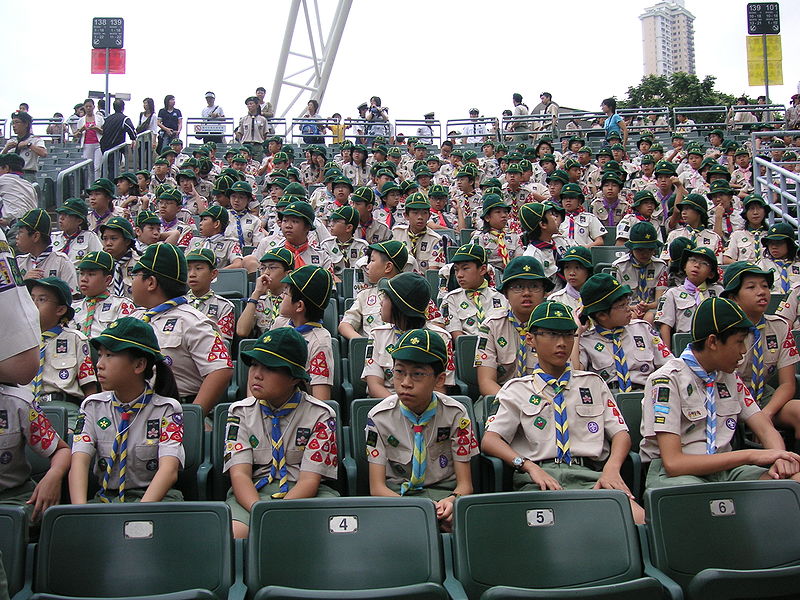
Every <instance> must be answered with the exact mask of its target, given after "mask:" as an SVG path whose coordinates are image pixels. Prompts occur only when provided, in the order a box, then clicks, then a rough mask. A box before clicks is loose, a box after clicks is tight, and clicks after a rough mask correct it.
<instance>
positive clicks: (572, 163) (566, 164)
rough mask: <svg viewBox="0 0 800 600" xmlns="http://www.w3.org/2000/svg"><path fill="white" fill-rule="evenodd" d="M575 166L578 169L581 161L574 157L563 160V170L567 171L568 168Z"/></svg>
mask: <svg viewBox="0 0 800 600" xmlns="http://www.w3.org/2000/svg"><path fill="white" fill-rule="evenodd" d="M576 167H577V168H578V169H580V168H581V163H579V162H578V161H577V160H575V159H574V158H568V159H567V160H565V161H564V170H565V171H569V170H570V169H574V168H576Z"/></svg>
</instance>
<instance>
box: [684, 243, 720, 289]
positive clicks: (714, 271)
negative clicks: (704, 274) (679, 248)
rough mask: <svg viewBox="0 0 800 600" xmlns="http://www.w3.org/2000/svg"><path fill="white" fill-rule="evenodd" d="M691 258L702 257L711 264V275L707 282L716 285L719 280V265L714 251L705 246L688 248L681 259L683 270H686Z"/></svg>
mask: <svg viewBox="0 0 800 600" xmlns="http://www.w3.org/2000/svg"><path fill="white" fill-rule="evenodd" d="M690 256H700V257H702V258H705V259H706V260H707V261H708V262H710V263H711V275H709V276H708V280H707V282H708V283H716V282H717V280H718V279H719V265H718V263H717V255H716V254H714V251H713V250H712V249H711V248H706V247H705V246H691V247H689V248H686V249H685V250H684V251H683V256H682V257H681V269H683V270H686V261H688V260H689V257H690Z"/></svg>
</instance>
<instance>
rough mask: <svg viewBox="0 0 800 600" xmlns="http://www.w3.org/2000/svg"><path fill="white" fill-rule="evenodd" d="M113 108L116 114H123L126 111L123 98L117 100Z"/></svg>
mask: <svg viewBox="0 0 800 600" xmlns="http://www.w3.org/2000/svg"><path fill="white" fill-rule="evenodd" d="M112 106H113V107H114V112H122V111H123V110H125V101H124V100H122V99H121V98H115V99H114V104H112Z"/></svg>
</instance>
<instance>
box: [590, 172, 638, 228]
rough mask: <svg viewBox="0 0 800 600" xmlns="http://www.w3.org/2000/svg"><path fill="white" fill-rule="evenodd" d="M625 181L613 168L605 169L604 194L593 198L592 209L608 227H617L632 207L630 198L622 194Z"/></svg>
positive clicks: (601, 183) (603, 176)
mask: <svg viewBox="0 0 800 600" xmlns="http://www.w3.org/2000/svg"><path fill="white" fill-rule="evenodd" d="M624 183H625V181H624V179H623V178H622V176H621V175H620V174H619V173H618V172H616V171H614V170H613V169H609V170H604V171H603V174H602V178H601V180H600V185H601V187H602V192H601V193H602V195H601V196H600V197H599V198H595V199H594V200H592V202H591V205H590V209H591V211H592V212H593V213H594V214H595V216H597V218H598V219H600V222H601V223H602V224H603V225H605V226H607V227H616V226H617V225H618V224H619V222H620V221H621V220H622V217H624V216H625V215H626V214H627V213H628V211H629V210H630V208H631V205H630V203H629V202H628V200H626V199H625V198H624V197H621V196H620V192H621V191H622V185H623V184H624Z"/></svg>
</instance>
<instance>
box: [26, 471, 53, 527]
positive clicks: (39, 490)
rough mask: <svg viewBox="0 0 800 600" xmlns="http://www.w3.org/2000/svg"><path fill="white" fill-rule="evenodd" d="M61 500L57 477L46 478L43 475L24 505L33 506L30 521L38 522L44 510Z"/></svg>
mask: <svg viewBox="0 0 800 600" xmlns="http://www.w3.org/2000/svg"><path fill="white" fill-rule="evenodd" d="M60 499H61V480H60V479H59V478H58V477H49V478H48V477H47V475H45V476H44V477H42V480H41V481H40V482H39V483H38V484H37V485H36V488H35V489H34V490H33V494H31V497H30V500H28V502H26V504H33V505H34V506H33V514H32V515H31V520H32V521H38V520H39V519H40V518H41V516H42V513H44V511H45V510H47V509H48V508H50V507H51V506H54V505H56V504H58V501H59V500H60Z"/></svg>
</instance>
